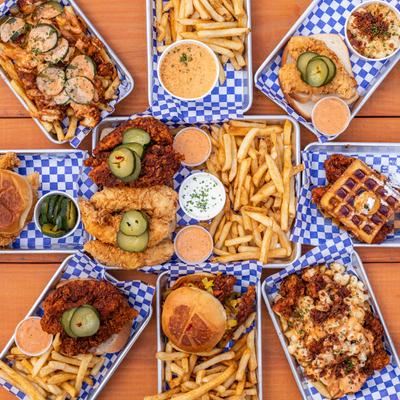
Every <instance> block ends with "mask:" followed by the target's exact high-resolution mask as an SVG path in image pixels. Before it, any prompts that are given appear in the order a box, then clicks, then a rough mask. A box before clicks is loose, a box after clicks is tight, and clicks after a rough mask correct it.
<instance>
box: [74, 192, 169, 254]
mask: <svg viewBox="0 0 400 400" xmlns="http://www.w3.org/2000/svg"><path fill="white" fill-rule="evenodd" d="M79 208H80V210H81V216H82V222H83V225H84V226H85V229H86V231H87V232H88V233H90V234H91V235H93V236H94V237H95V238H96V239H98V240H100V241H102V242H104V243H108V244H112V245H114V246H117V233H118V231H119V226H120V223H121V220H122V214H118V215H112V214H111V213H109V212H108V211H106V210H104V209H101V210H97V209H96V208H95V207H94V206H93V204H92V203H91V202H90V201H87V200H83V199H80V200H79ZM149 225H150V226H149V243H148V246H149V247H152V246H155V245H157V244H158V243H160V242H161V241H162V240H163V239H166V238H171V235H172V232H173V231H174V230H175V225H176V223H175V214H171V218H170V219H167V218H165V219H160V218H151V220H150V224H149Z"/></svg>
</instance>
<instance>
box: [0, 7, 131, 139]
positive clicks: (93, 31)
mask: <svg viewBox="0 0 400 400" xmlns="http://www.w3.org/2000/svg"><path fill="white" fill-rule="evenodd" d="M68 2H69V3H70V5H71V6H72V8H73V9H74V11H75V13H76V14H77V15H78V16H79V17H80V18H82V20H83V21H84V22H85V24H86V25H87V27H88V30H89V32H90V33H91V34H92V35H93V36H95V37H97V38H98V39H99V40H100V41H101V42H102V43H103V45H104V47H105V49H106V51H107V53H108V55H109V56H110V57H111V59H112V60H113V61H114V63H115V64H116V65H118V67H119V68H120V69H121V70H122V71H123V72H124V74H125V76H126V79H127V80H128V81H129V83H130V87H131V89H130V90H129V91H128V92H127V93H126V95H125V96H123V97H121V99H120V100H119V101H118V102H117V103H116V104H115V105H117V104H118V103H119V102H121V101H122V100H123V99H124V98H125V97H127V96H128V95H129V94H130V93H131V92H132V90H133V88H134V86H135V83H134V80H133V78H132V75H131V74H130V73H129V71H128V70H127V69H126V67H125V65H124V64H123V63H122V61H121V60H120V59H119V58H118V56H117V55H116V54H115V53H114V51H113V50H112V49H111V47H110V46H109V45H108V44H107V42H106V41H105V40H104V38H103V37H102V36H101V35H100V33H99V32H98V31H97V30H96V28H95V27H94V25H93V24H92V23H91V22H90V20H89V19H88V18H87V17H86V15H85V14H84V13H83V11H82V10H81V9H80V8H79V6H78V4H76V2H75V0H68ZM0 76H1V77H2V78H3V80H4V82H5V83H6V85H7V86H8V87H9V88H10V90H11V91H12V92H13V93H14V95H15V96H16V97H17V98H18V100H19V101H20V103H21V104H22V105H23V107H24V108H25V110H26V111H28V113H29V115H30V112H29V108H28V106H27V105H26V103H25V101H24V100H23V98H22V97H21V96H20V95H19V94H18V93H17V92H16V91H15V89H14V88H13V87H12V86H11V83H10V80H9V78H8V76H7V74H6V73H5V71H3V69H2V68H1V67H0ZM31 118H32V119H33V120H34V121H35V123H36V125H37V126H38V127H39V129H40V130H41V131H42V132H43V134H44V135H45V136H46V138H47V139H48V140H49V141H50V142H52V143H54V144H63V143H66V142H67V141H66V140H64V141H61V142H60V141H58V140H56V139H55V138H54V136H53V135H52V134H51V133H49V132H47V130H46V128H45V127H44V126H43V124H42V123H41V122H40V120H39V119H37V118H33V117H31Z"/></svg>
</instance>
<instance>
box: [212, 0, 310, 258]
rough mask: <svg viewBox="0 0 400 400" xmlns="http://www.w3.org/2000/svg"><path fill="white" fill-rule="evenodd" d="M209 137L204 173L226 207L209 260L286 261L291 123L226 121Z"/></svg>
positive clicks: (291, 201)
mask: <svg viewBox="0 0 400 400" xmlns="http://www.w3.org/2000/svg"><path fill="white" fill-rule="evenodd" d="M239 3H240V2H239ZM238 6H240V4H238ZM232 29H234V28H232ZM204 129H205V130H207V128H204ZM209 133H210V138H211V142H212V146H213V148H212V152H211V156H210V159H209V160H208V162H207V169H208V171H209V172H210V173H212V174H213V175H215V176H216V177H218V178H219V179H220V180H221V181H222V182H223V184H224V185H225V190H226V193H227V203H226V204H225V208H224V210H223V211H222V212H221V213H220V214H219V215H218V216H217V217H216V218H214V220H213V221H212V222H211V225H210V229H209V231H210V233H211V235H212V236H213V238H214V243H215V245H214V254H215V255H216V257H214V259H213V261H215V262H222V263H228V262H234V261H244V260H253V259H255V260H259V261H260V262H261V263H262V264H267V263H269V262H274V261H276V260H284V259H289V258H290V256H291V255H292V252H293V246H292V244H291V243H290V241H289V239H288V235H289V230H290V228H291V225H292V223H293V221H294V217H295V209H296V197H295V190H294V187H295V185H294V180H295V176H296V174H298V173H300V172H301V171H302V170H303V165H301V164H300V165H296V166H295V165H293V157H292V156H293V153H292V146H293V127H292V124H291V122H290V121H289V120H286V121H285V122H284V123H283V124H282V125H278V124H268V123H267V122H263V121H230V122H228V123H224V124H222V126H219V125H213V126H211V127H210V128H209Z"/></svg>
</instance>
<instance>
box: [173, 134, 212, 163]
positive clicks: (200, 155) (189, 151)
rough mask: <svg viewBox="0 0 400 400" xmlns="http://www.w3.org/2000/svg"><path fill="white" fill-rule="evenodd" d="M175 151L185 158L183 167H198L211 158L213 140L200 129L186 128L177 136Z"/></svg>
mask: <svg viewBox="0 0 400 400" xmlns="http://www.w3.org/2000/svg"><path fill="white" fill-rule="evenodd" d="M174 150H175V151H176V152H177V153H179V154H182V155H183V156H184V160H183V161H182V164H183V165H186V166H188V167H198V166H199V165H201V164H203V163H204V162H206V161H207V159H208V157H210V154H211V140H210V137H209V136H208V135H207V133H206V132H204V131H203V130H202V129H200V128H196V127H189V128H184V129H182V130H180V131H179V132H178V133H177V134H176V135H175V138H174Z"/></svg>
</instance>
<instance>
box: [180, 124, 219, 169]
mask: <svg viewBox="0 0 400 400" xmlns="http://www.w3.org/2000/svg"><path fill="white" fill-rule="evenodd" d="M188 130H193V131H198V132H200V133H201V134H202V135H203V136H205V137H206V138H207V141H208V151H207V153H206V156H205V157H204V159H202V161H201V162H198V163H195V164H189V163H187V162H185V161H181V164H183V165H186V166H187V167H198V166H199V165H201V164H203V163H205V162H206V161H207V160H208V158H209V157H210V154H211V149H212V144H211V139H210V137H209V136H208V135H207V133H205V132H204V131H203V129H200V128H196V127H195V126H192V127H187V128H183V129H181V130H180V131H179V132H178V133H177V134H176V135H175V137H174V141H175V140H176V138H177V137H178V136H179V135H180V134H181V133H183V132H186V131H188Z"/></svg>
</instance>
